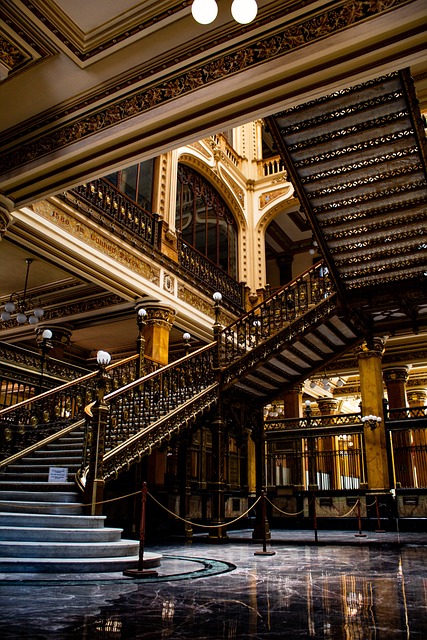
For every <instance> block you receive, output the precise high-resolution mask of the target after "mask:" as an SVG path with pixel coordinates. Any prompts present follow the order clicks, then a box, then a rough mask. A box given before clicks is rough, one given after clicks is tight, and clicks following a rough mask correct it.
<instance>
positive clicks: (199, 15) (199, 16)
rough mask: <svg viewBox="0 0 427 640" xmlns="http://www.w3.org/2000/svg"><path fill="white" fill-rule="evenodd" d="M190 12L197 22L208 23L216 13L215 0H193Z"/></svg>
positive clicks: (213, 18)
mask: <svg viewBox="0 0 427 640" xmlns="http://www.w3.org/2000/svg"><path fill="white" fill-rule="evenodd" d="M191 13H192V14H193V18H194V19H195V21H196V22H198V23H199V24H210V23H211V22H213V21H214V20H215V18H216V17H217V15H218V5H217V3H216V2H215V0H194V2H193V4H192V5H191Z"/></svg>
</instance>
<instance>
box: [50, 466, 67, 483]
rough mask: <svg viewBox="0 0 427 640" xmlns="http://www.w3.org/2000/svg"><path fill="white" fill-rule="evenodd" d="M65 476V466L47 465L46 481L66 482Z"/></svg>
mask: <svg viewBox="0 0 427 640" xmlns="http://www.w3.org/2000/svg"><path fill="white" fill-rule="evenodd" d="M67 478H68V469H67V467H49V480H48V482H67Z"/></svg>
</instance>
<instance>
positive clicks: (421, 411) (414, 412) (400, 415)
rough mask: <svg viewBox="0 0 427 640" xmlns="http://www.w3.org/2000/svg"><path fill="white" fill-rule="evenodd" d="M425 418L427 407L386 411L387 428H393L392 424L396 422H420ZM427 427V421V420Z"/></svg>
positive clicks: (426, 416)
mask: <svg viewBox="0 0 427 640" xmlns="http://www.w3.org/2000/svg"><path fill="white" fill-rule="evenodd" d="M423 418H427V407H426V406H421V407H402V408H400V409H387V411H386V422H387V423H388V424H387V426H388V427H389V428H392V426H393V425H392V423H393V422H396V421H399V422H400V421H402V420H405V421H406V420H420V419H423ZM426 426H427V420H426Z"/></svg>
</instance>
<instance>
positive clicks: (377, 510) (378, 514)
mask: <svg viewBox="0 0 427 640" xmlns="http://www.w3.org/2000/svg"><path fill="white" fill-rule="evenodd" d="M375 509H376V512H377V526H378V528H377V529H375V533H385V530H384V529H381V518H380V504H379V500H378V496H375Z"/></svg>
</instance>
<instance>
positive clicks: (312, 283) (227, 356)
mask: <svg viewBox="0 0 427 640" xmlns="http://www.w3.org/2000/svg"><path fill="white" fill-rule="evenodd" d="M219 291H221V290H220V289H219ZM221 293H222V291H221ZM334 293H335V291H334V288H333V285H332V281H331V279H330V277H329V274H328V270H327V268H326V266H325V265H324V264H323V263H321V262H319V263H318V264H316V265H315V266H314V267H312V268H311V269H309V270H308V271H306V272H305V273H303V274H302V275H301V276H300V277H299V278H297V279H296V280H294V281H293V282H291V283H289V284H287V285H285V286H284V287H282V288H281V289H279V291H277V292H275V293H274V294H273V295H271V296H270V297H268V298H267V299H266V300H264V301H263V302H261V303H260V304H259V305H258V306H256V307H254V308H253V309H252V310H251V311H249V312H248V313H246V314H244V315H243V316H241V317H240V318H239V319H238V320H236V322H234V323H233V324H231V325H229V326H228V327H226V328H225V329H223V330H222V331H221V333H220V341H221V344H220V362H221V364H223V365H224V366H227V365H230V364H232V363H233V362H235V361H236V360H238V359H239V358H240V357H241V356H243V355H245V354H246V353H248V352H249V351H251V350H253V349H255V348H256V347H258V346H259V345H260V344H262V343H263V342H265V341H266V340H268V339H269V338H271V337H272V336H274V335H275V334H277V333H278V332H279V331H281V330H282V329H283V328H284V327H286V326H288V325H289V324H290V323H291V322H293V321H294V320H296V319H297V318H299V317H300V316H302V315H303V314H304V313H306V312H307V311H308V310H309V309H310V308H312V307H314V306H315V305H316V304H318V303H320V302H322V301H324V300H326V299H327V298H329V297H330V296H331V295H333V294H334Z"/></svg>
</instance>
